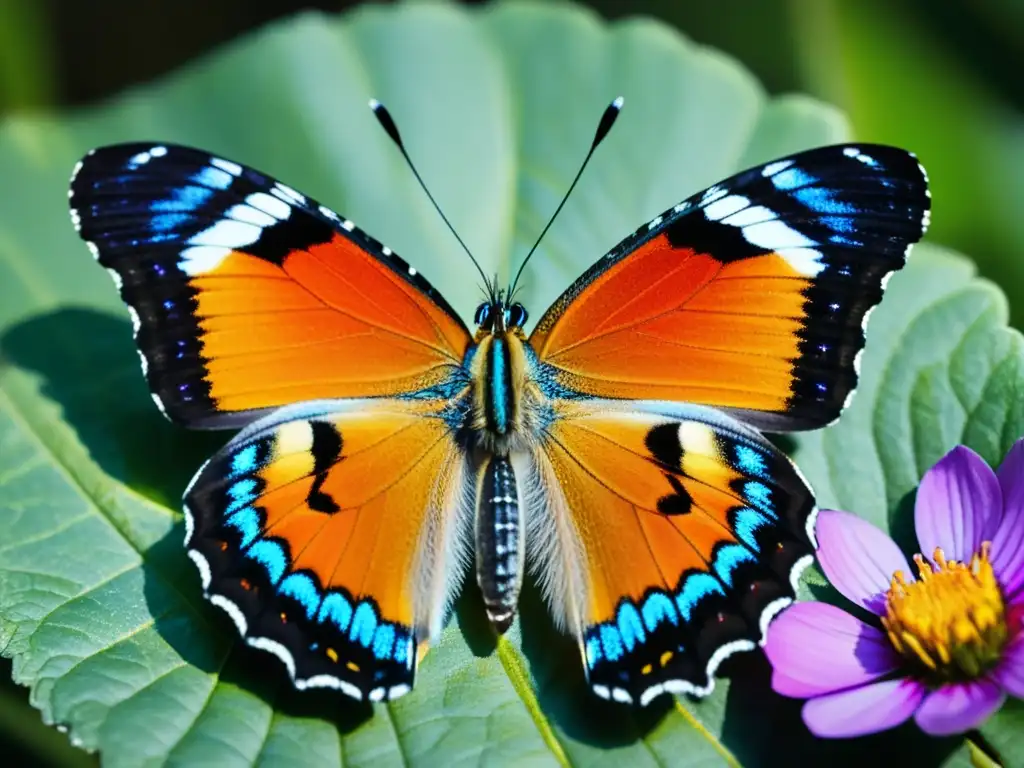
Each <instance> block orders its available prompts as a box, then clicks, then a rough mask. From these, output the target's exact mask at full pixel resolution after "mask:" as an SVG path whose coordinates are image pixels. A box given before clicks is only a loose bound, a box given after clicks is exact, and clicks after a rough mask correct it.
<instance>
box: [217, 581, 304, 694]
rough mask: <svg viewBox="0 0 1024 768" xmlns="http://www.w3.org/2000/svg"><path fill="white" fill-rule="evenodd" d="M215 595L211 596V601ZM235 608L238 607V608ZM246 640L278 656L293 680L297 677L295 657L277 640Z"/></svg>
mask: <svg viewBox="0 0 1024 768" xmlns="http://www.w3.org/2000/svg"><path fill="white" fill-rule="evenodd" d="M213 597H220V595H214V596H213ZM213 597H211V598H210V600H211V602H212V601H213ZM235 610H238V609H237V608H236V609H235ZM243 634H244V633H243ZM245 642H246V644H247V645H250V646H252V647H253V648H259V649H260V650H261V651H268V652H269V653H272V654H274V655H275V656H277V658H279V659H280V660H281V661H282V662H284V665H285V667H287V668H288V677H290V678H291V679H292V680H294V679H295V659H293V658H292V655H291V653H290V652H289V651H288V649H287V648H285V647H284V646H283V645H281V644H280V643H279V642H277V640H271V639H270V638H269V637H247V638H246V639H245Z"/></svg>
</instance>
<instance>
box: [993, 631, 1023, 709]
mask: <svg viewBox="0 0 1024 768" xmlns="http://www.w3.org/2000/svg"><path fill="white" fill-rule="evenodd" d="M992 677H994V678H995V680H996V682H997V683H999V685H1001V686H1002V687H1003V690H1004V691H1006V692H1007V693H1009V694H1010V695H1011V696H1016V697H1017V698H1018V699H1024V634H1018V635H1017V637H1016V638H1015V639H1014V640H1013V641H1012V642H1011V643H1010V644H1009V645H1008V646H1007V647H1006V650H1005V651H1003V659H1002V661H1000V662H999V666H998V667H996V670H995V672H994V673H993V674H992Z"/></svg>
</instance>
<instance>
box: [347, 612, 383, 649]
mask: <svg viewBox="0 0 1024 768" xmlns="http://www.w3.org/2000/svg"><path fill="white" fill-rule="evenodd" d="M376 629H377V614H376V613H374V610H373V606H372V605H370V604H369V603H360V604H359V605H357V606H356V613H355V615H354V616H353V617H352V626H351V627H349V630H348V639H349V640H351V641H352V642H354V643H359V644H360V645H362V646H363V647H364V648H369V647H370V643H372V642H373V633H374V631H376Z"/></svg>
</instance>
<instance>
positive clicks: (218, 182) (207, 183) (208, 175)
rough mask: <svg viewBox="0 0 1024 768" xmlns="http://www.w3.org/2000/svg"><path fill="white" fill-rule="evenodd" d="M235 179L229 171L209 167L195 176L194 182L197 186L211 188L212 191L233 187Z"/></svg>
mask: <svg viewBox="0 0 1024 768" xmlns="http://www.w3.org/2000/svg"><path fill="white" fill-rule="evenodd" d="M233 178H234V176H232V175H231V174H230V173H228V172H227V171H222V170H221V169H220V168H214V167H212V166H207V167H205V168H203V170H201V171H200V172H199V173H197V174H196V175H195V176H193V177H192V181H194V182H195V183H196V184H202V185H203V186H204V187H211V188H212V189H227V188H228V187H230V186H231V180H232V179H233Z"/></svg>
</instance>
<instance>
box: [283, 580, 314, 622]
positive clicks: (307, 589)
mask: <svg viewBox="0 0 1024 768" xmlns="http://www.w3.org/2000/svg"><path fill="white" fill-rule="evenodd" d="M277 589H278V591H279V592H280V593H281V594H282V595H287V596H288V597H291V598H294V599H295V600H297V601H298V602H299V604H300V605H301V606H302V607H303V608H305V609H306V618H309V619H312V618H313V615H314V614H315V613H316V609H317V608H319V607H320V590H319V589H317V588H316V584H314V583H313V579H311V578H310V577H309V575H308V574H305V573H293V574H291V575H290V576H288V578H287V579H285V580H284V581H282V582H281V586H280V587H278V588H277Z"/></svg>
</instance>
